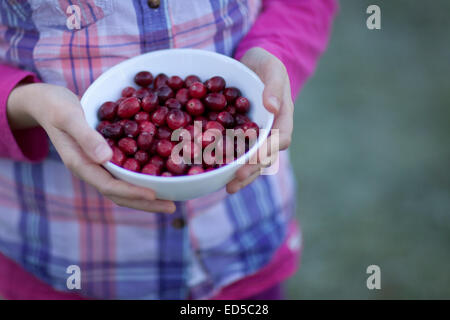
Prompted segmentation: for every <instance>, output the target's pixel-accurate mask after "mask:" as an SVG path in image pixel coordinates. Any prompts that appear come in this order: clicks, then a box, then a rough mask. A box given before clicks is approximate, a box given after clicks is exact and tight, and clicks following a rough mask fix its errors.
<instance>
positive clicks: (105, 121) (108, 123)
mask: <svg viewBox="0 0 450 320" xmlns="http://www.w3.org/2000/svg"><path fill="white" fill-rule="evenodd" d="M110 124H111V122H109V121H107V120H103V121H100V122H99V123H98V125H97V131H98V132H100V133H101V132H102V130H103V128H105V127H106V126H107V125H110Z"/></svg>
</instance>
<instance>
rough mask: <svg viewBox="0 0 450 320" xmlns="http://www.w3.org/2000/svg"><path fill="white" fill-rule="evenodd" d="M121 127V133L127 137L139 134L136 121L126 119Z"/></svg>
mask: <svg viewBox="0 0 450 320" xmlns="http://www.w3.org/2000/svg"><path fill="white" fill-rule="evenodd" d="M122 127H123V133H124V134H125V136H127V137H130V138H134V137H136V136H137V135H138V134H139V126H138V124H137V122H136V121H132V120H126V121H125V122H124V123H123V125H122Z"/></svg>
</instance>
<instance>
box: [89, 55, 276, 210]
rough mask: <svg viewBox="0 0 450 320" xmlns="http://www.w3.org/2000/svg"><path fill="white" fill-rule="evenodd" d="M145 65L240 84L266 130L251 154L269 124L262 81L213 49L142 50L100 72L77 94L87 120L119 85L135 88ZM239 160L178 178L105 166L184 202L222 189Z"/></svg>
mask: <svg viewBox="0 0 450 320" xmlns="http://www.w3.org/2000/svg"><path fill="white" fill-rule="evenodd" d="M143 70H147V71H150V72H152V74H153V75H154V76H156V75H157V74H158V73H165V74H167V75H168V76H172V75H178V76H180V77H182V78H184V77H186V76H188V75H190V74H195V75H197V76H199V77H200V78H201V79H202V81H204V80H206V79H209V78H210V77H212V76H215V75H220V76H222V77H223V78H224V79H225V80H226V83H227V86H233V87H237V88H239V89H240V90H241V92H242V94H243V95H244V96H245V97H247V98H248V99H249V101H250V104H251V111H250V118H251V119H252V120H253V121H254V122H256V123H257V124H258V125H259V127H260V128H265V129H267V132H266V134H261V135H260V138H259V140H258V143H256V144H255V145H254V146H253V147H252V148H251V149H250V150H249V152H247V153H246V154H245V155H243V157H246V158H249V157H250V156H251V155H253V154H254V153H255V152H256V151H257V148H258V147H259V146H260V145H261V143H262V141H263V140H264V139H266V138H267V133H268V130H269V129H270V128H271V127H272V123H273V115H272V114H271V113H269V112H268V111H267V110H266V109H265V108H264V106H263V104H262V92H263V89H264V85H263V83H262V82H261V80H260V79H259V78H258V76H257V75H256V74H255V73H254V72H253V71H251V70H250V69H248V68H247V67H246V66H245V65H243V64H242V63H240V62H239V61H236V60H234V59H232V58H229V57H227V56H224V55H221V54H217V53H214V52H210V51H204V50H196V49H170V50H160V51H154V52H150V53H146V54H143V55H140V56H137V57H134V58H131V59H128V60H126V61H123V62H121V63H119V64H117V65H115V66H114V67H112V68H110V69H109V70H107V71H106V72H105V73H103V74H102V75H101V76H100V77H98V78H97V79H96V80H95V81H94V82H93V83H92V84H91V86H90V87H89V88H88V89H87V90H86V92H85V93H84V95H83V97H82V99H81V104H82V106H83V110H84V112H85V115H86V119H87V122H88V123H89V125H90V126H91V127H92V128H95V127H96V126H97V124H98V119H97V110H98V108H99V107H100V106H101V104H102V103H103V102H105V101H115V100H117V99H119V98H120V93H121V91H122V89H123V88H124V87H126V86H133V87H135V88H136V87H137V86H136V85H135V84H134V81H133V78H134V75H135V74H136V73H137V72H139V71H143ZM241 165H242V164H240V163H238V162H237V161H234V162H232V163H230V164H228V165H226V166H223V167H221V168H219V169H216V170H213V171H209V172H206V173H202V174H199V175H193V176H180V177H156V176H151V175H144V174H140V173H135V172H132V171H129V170H125V169H123V168H121V167H119V166H116V165H115V164H113V163H111V162H108V163H106V164H105V168H106V169H107V170H108V171H109V172H110V173H111V174H112V175H114V176H115V177H116V178H118V179H122V180H124V181H127V182H129V183H132V184H135V185H138V186H143V187H148V188H151V189H153V190H155V191H156V193H157V197H158V198H160V199H167V200H176V201H182V200H189V199H193V198H197V197H200V196H203V195H206V194H208V193H211V192H213V191H216V190H218V189H220V188H222V187H223V186H225V185H226V184H227V183H228V182H229V181H231V179H232V178H233V177H234V174H235V172H236V170H237V169H238V168H239V167H240V166H241Z"/></svg>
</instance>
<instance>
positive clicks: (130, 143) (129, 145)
mask: <svg viewBox="0 0 450 320" xmlns="http://www.w3.org/2000/svg"><path fill="white" fill-rule="evenodd" d="M117 145H118V147H119V148H120V150H122V151H123V152H124V153H125V154H127V155H133V154H135V153H136V151H137V143H136V141H134V139H132V138H122V139H120V140H119V143H118V144H117Z"/></svg>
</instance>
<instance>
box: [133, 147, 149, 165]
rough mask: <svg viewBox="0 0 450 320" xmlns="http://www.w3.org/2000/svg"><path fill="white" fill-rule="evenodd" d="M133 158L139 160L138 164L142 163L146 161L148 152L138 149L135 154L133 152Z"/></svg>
mask: <svg viewBox="0 0 450 320" xmlns="http://www.w3.org/2000/svg"><path fill="white" fill-rule="evenodd" d="M134 158H135V159H136V161H137V162H139V164H140V165H144V164H146V163H147V162H148V159H149V157H148V153H147V152H145V151H143V150H138V151H137V152H136V153H135V154H134Z"/></svg>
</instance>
